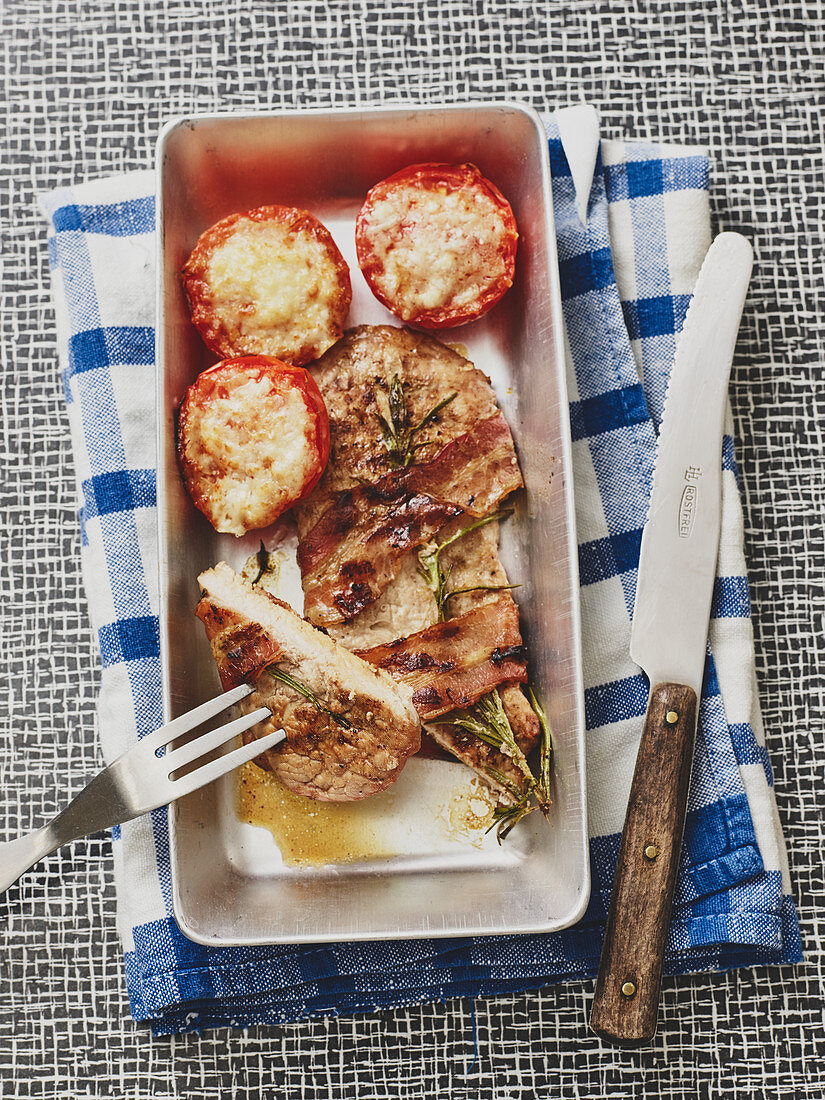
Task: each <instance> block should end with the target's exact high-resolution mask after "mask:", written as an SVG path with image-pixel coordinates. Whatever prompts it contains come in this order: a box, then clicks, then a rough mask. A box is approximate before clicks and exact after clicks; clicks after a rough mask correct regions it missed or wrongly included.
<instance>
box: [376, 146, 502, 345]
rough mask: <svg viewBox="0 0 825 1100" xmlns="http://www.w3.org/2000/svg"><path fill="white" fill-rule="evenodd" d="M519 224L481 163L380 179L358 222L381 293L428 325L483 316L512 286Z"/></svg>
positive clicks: (415, 169)
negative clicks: (478, 166)
mask: <svg viewBox="0 0 825 1100" xmlns="http://www.w3.org/2000/svg"><path fill="white" fill-rule="evenodd" d="M517 242H518V230H517V229H516V220H515V218H514V217H513V211H512V209H511V208H510V204H509V203H508V202H507V200H506V199H505V197H504V196H503V195H502V193H501V192H500V191H499V190H498V188H497V187H496V186H495V185H494V184H492V183H490V181H489V180H488V179H485V178H484V176H482V174H481V172H479V170H478V168H476V167H475V165H473V164H413V165H411V166H410V167H409V168H404V169H402V171H400V172H396V173H395V175H392V176H389V177H388V178H387V179H385V180H382V181H381V183H377V184H376V185H375V187H373V188H372V190H371V191H370V192H369V194H368V195H367V198H366V200H365V202H364V205H363V206H362V207H361V211H360V213H359V214H358V219H357V221H356V224H355V245H356V249H357V252H358V263H359V265H360V267H361V270H362V272H363V273H364V278H365V279H366V280H367V282H368V283H369V285H370V289H371V290H372V292H373V294H374V295H375V296H376V298H378V300H379V301H380V302H382V303H383V304H384V305H385V306H386V307H387V309H389V310H391V311H392V312H393V313H394V314H395V315H396V317H400V318H401V319H402V320H403V321H408V322H409V323H410V324H413V325H418V326H420V327H421V328H429V329H440V328H450V327H452V326H453V325H463V324H466V323H467V322H468V321H474V320H475V319H476V318H477V317H481V315H482V314H484V313H486V312H487V311H488V310H489V309H492V307H493V306H494V305H495V304H496V302H498V301H499V299H500V298H501V297H502V295H503V294H504V293H505V292H506V291H507V290H508V289H509V287H510V286H512V283H513V273H514V271H515V263H516V244H517Z"/></svg>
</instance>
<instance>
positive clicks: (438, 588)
mask: <svg viewBox="0 0 825 1100" xmlns="http://www.w3.org/2000/svg"><path fill="white" fill-rule="evenodd" d="M512 514H513V509H512V508H503V509H502V510H501V511H500V512H493V514H492V515H490V516H484V517H483V519H477V520H476V521H475V523H470V524H468V525H467V526H466V527H462V528H460V530H458V531H455V532H454V533H453V534H452V535H450V537H449V538H448V539H445V540H444V542H442V543H440V544H439V545H437V546H433V545H432V544H430V545H428V546H425V547H424V548H423V549H421V550H419V552H418V572H419V574H420V575H421V576H422V577H423V578H424V580H425V581H426V582H427V585H428V587H429V589H430V591H431V592H432V594H433V598H434V600H435V606H436V608H437V609H438V620H437V621H438V622H440V623H443V622H444V620H445V619H446V618H447V603H448V601H449V600H451V599H452V598H453V596H460V595H464V593H466V592H500V591H501V590H503V589H505V588H519V587H521V586H520V585H518V584H476V585H472V586H471V587H470V588H458V589H455V590H453V591H452V592H448V591H447V581H448V580H449V577H450V572H451V571H452V570H448V571H447V574H446V575H445V573H444V570H443V569H442V568H441V561H440V558H441V551H442V550H446V549H447V547H448V546H452V544H453V543H454V542H458V540H459V539H462V538H464V536H465V535H469V533H470V532H471V531H477V530H478V528H479V527H484V526H485V524H487V523H492V522H493V520H494V519H506V518H507V516H511V515H512Z"/></svg>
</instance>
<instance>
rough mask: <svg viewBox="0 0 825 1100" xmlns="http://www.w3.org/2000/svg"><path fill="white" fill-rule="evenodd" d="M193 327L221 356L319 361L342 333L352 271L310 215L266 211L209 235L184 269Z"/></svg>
mask: <svg viewBox="0 0 825 1100" xmlns="http://www.w3.org/2000/svg"><path fill="white" fill-rule="evenodd" d="M183 282H184V287H185V290H186V297H187V299H188V300H189V309H190V312H191V316H192V321H193V323H194V325H195V327H196V328H197V329H198V331H199V332H200V334H201V336H202V337H203V338H204V340H205V341H206V343H207V344H208V346H209V347H210V348H211V349H212V351H214V352H215V353H216V354H218V355H222V356H225V357H226V356H230V355H257V354H260V355H274V356H275V357H276V358H277V359H283V360H284V361H285V362H287V363H292V364H293V365H294V366H302V365H303V364H304V363H308V362H310V360H312V359H317V358H318V356H319V355H321V354H322V353H323V352H325V351H326V350H327V348H328V347H331V346H332V345H333V344H334V343H335V341H336V340H337V339H338V338H339V336H340V335H341V333H342V331H343V327H344V321H345V320H346V316H347V311H348V310H349V306H350V301H351V300H352V289H351V287H350V278H349V268H348V267H347V264H346V261H345V260H344V257H343V256H342V255H341V253H340V252H339V251H338V246H337V245H336V244H335V241H334V240H333V239H332V237H331V236H330V233H329V230H328V229H326V228H325V226H323V225H322V224H321V223H320V222H319V221H318V219H317V218H316V217H314V216H313V215H312V214H310V213H308V211H306V210H298V209H296V208H295V207H291V206H261V207H259V208H258V209H257V210H249V211H247V212H246V213H243V214H230V215H229V217H228V218H223V219H222V221H219V222H216V224H215V225H213V226H212V227H211V228H210V229H207V230H206V232H205V233H203V234H202V235H201V237H200V239H199V240H198V243H197V244H196V245H195V248H194V251H193V252H192V255H191V256H190V257H189V259H188V260H187V261H186V265H185V266H184V268H183Z"/></svg>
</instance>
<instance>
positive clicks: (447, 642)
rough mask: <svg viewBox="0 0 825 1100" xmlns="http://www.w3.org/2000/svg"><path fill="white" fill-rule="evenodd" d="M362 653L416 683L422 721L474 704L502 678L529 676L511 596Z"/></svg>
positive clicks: (412, 684) (407, 681) (503, 680)
mask: <svg viewBox="0 0 825 1100" xmlns="http://www.w3.org/2000/svg"><path fill="white" fill-rule="evenodd" d="M360 656H361V657H363V658H364V660H365V661H369V662H370V664H374V665H376V666H377V667H378V668H382V669H385V670H386V671H387V672H389V674H390V675H391V676H392V677H393V678H394V679H396V680H399V681H400V682H401V683H404V684H408V685H409V686H410V687H411V688H412V689H413V697H412V698H413V703H414V704H415V707H416V709H417V710H418V713H419V714H420V715H421V718H422V720H423V721H430V720H432V719H433V718H437V717H438V716H439V715H441V714H446V713H447V711H450V710H455V709H456V708H458V707H469V706H472V704H473V703H475V702H476V700H478V699H480V698H481V696H482V695H486V694H487V693H488V692H490V691H492V690H493V688H494V687H497V686H498V685H499V684H501V683H506V682H508V681H519V682H523V681H525V680H526V679H527V668H526V655H525V652H524V646H523V645H522V644H521V634H520V633H519V628H518V608H517V607H516V605H515V604H514V603H513V601H512V599H511V598H510V597H509V596H506V595H505V596H502V595H501V594H499V599H498V600H496V601H495V602H494V603H489V604H486V605H485V606H483V607H480V608H478V609H477V610H475V611H469V612H467V614H466V615H461V616H460V617H459V618H457V619H448V620H447V621H446V622H443V623H436V624H435V625H434V626H430V627H427V629H426V630H421V631H419V632H418V633H417V634H411V635H410V636H409V637H407V638H399V639H398V640H397V641H394V642H389V643H388V644H387V645H382V646H376V647H375V648H374V649H367V650H363V651H362V652H361V653H360Z"/></svg>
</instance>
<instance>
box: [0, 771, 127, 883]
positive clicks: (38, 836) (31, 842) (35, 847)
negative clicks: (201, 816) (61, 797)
mask: <svg viewBox="0 0 825 1100" xmlns="http://www.w3.org/2000/svg"><path fill="white" fill-rule="evenodd" d="M117 766H118V762H117V761H115V763H114V764H110V765H109V767H108V768H104V770H103V771H102V772H100V773H99V774H98V775H96V776H95V777H94V779H92V780H91V782H89V783H87V784H86V786H85V787H84V788H83V790H82V791H80V792H79V793H78V794H77V795H75V797H74V798H73V799H72V801H71V802H70V803H69V805H68V806H67V807H66V808H65V809H64V810H61V812H60V813H59V814H58V815H57V816H56V817H54V818H52V820H51V821H50V822H49V823H48V824H46V825H44V826H43V827H42V828H40V829H35V831H34V832H32V833H26V835H25V836H21V837H17V839H16V840H11V841H9V842H8V843H6V844H0V895H2V894H4V893H5V892H6V890H8V888H9V887H10V886H11V885H13V883H15V882H17V880H18V879H19V878H20V876H21V875H22V874H23V873H24V872H25V871H28V870H29V868H30V867H34V865H35V863H39V862H40V860H41V859H43V858H44V857H45V856H47V855H50V854H51V853H52V852H55V851H57V849H58V848H62V847H63V845H64V844H68V843H69V842H70V841H72V840H78V839H79V838H80V837H82V836H89V834H90V833H99V832H100V831H101V830H102V829H108V828H111V826H113V825H119V824H121V823H122V822H124V821H128V820H129V819H130V818H132V817H136V816H137V815H138V813H142V812H143V811H142V809H140V810H137V811H135V810H134V809H129V808H127V807H126V806H124V804H123V800H122V799H119V798H118V795H117V791H116V788H115V783H114V782H113V775H114V774H115V769H116V768H117Z"/></svg>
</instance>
